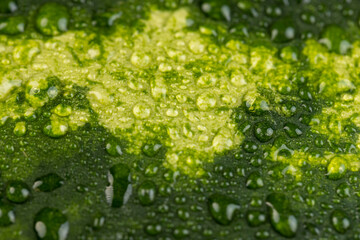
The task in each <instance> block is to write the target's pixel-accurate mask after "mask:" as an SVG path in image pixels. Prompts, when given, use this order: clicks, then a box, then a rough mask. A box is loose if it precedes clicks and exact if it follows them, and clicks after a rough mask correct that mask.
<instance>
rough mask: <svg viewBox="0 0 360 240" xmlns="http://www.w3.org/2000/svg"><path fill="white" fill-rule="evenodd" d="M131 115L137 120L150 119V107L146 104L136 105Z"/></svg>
mask: <svg viewBox="0 0 360 240" xmlns="http://www.w3.org/2000/svg"><path fill="white" fill-rule="evenodd" d="M133 113H134V116H135V117H136V118H138V119H146V118H148V117H150V114H151V107H150V106H149V105H147V104H146V103H138V104H136V105H135V106H134V108H133Z"/></svg>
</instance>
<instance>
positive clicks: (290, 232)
mask: <svg viewBox="0 0 360 240" xmlns="http://www.w3.org/2000/svg"><path fill="white" fill-rule="evenodd" d="M266 205H267V206H268V212H269V216H270V222H271V226H272V227H273V228H274V230H275V231H277V232H278V233H280V234H281V235H282V236H284V237H294V236H295V235H296V231H297V229H298V221H297V219H296V217H295V216H294V214H292V211H291V209H290V202H289V200H288V199H287V198H286V196H285V195H284V194H282V193H272V194H270V195H268V196H267V198H266Z"/></svg>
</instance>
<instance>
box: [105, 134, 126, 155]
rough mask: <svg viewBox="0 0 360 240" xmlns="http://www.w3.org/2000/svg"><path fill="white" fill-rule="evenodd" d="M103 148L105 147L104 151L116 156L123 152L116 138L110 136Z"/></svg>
mask: <svg viewBox="0 0 360 240" xmlns="http://www.w3.org/2000/svg"><path fill="white" fill-rule="evenodd" d="M105 148H106V152H107V153H108V154H109V155H111V156H113V157H117V156H120V155H122V154H123V152H122V150H121V147H120V144H119V142H118V140H117V139H113V138H112V139H110V140H108V142H107V143H106V147H105Z"/></svg>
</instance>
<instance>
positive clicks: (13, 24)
mask: <svg viewBox="0 0 360 240" xmlns="http://www.w3.org/2000/svg"><path fill="white" fill-rule="evenodd" d="M0 8H1V6H0ZM0 10H1V9H0ZM25 27H26V18H25V17H23V16H9V17H2V18H0V34H7V35H16V34H20V33H23V32H24V31H25Z"/></svg>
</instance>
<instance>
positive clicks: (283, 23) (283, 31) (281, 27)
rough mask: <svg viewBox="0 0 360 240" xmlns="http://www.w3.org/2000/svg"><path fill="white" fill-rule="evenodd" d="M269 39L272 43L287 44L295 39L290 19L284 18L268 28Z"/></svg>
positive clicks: (293, 25)
mask: <svg viewBox="0 0 360 240" xmlns="http://www.w3.org/2000/svg"><path fill="white" fill-rule="evenodd" d="M270 33H271V39H272V40H273V41H274V42H279V43H283V42H288V41H291V40H293V39H294V38H295V36H296V27H295V23H294V21H293V20H292V19H289V18H284V19H280V20H278V21H276V22H275V23H274V24H273V25H272V26H271V28H270Z"/></svg>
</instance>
